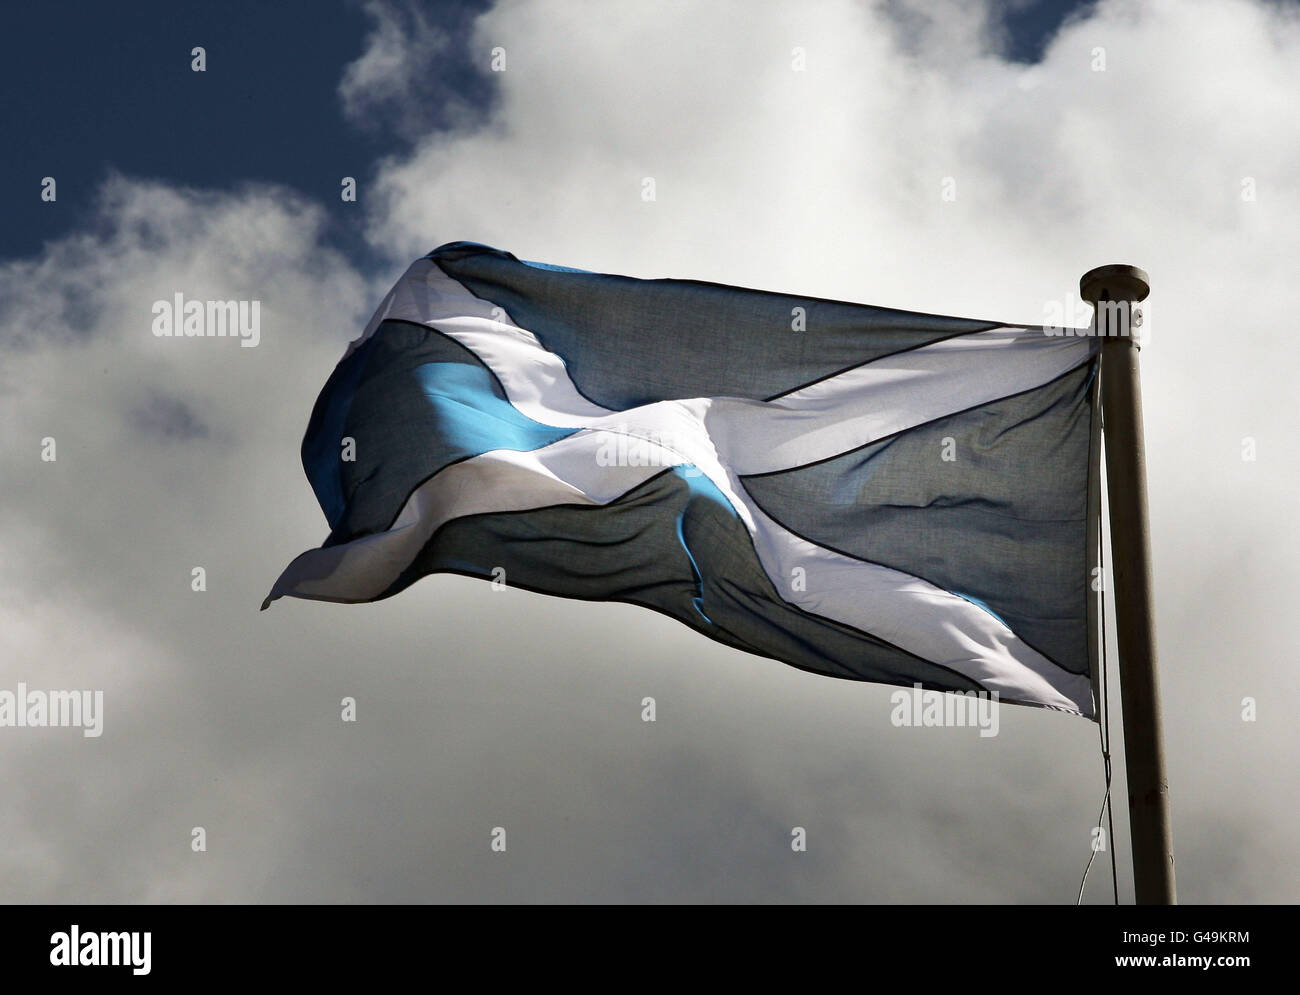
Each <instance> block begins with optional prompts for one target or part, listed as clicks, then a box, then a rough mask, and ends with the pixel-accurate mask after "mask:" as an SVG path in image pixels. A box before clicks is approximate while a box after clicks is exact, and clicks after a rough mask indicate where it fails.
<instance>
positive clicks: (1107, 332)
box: [1079, 265, 1176, 905]
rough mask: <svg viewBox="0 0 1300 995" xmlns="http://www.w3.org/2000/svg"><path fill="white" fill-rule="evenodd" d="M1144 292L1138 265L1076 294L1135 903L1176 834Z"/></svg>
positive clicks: (1164, 874)
mask: <svg viewBox="0 0 1300 995" xmlns="http://www.w3.org/2000/svg"><path fill="white" fill-rule="evenodd" d="M1149 291H1150V285H1149V283H1148V281H1147V275H1146V273H1144V272H1143V271H1142V270H1140V269H1138V268H1137V267H1136V266H1122V265H1115V266H1102V267H1100V268H1098V269H1094V270H1090V271H1089V272H1087V273H1085V274H1084V275H1083V277H1082V279H1080V280H1079V292H1080V294H1081V295H1082V296H1083V299H1084V300H1086V301H1088V302H1089V303H1090V304H1092V305H1093V307H1094V308H1095V309H1096V313H1095V316H1094V319H1093V327H1094V329H1095V331H1096V334H1097V335H1098V336H1099V337H1100V341H1101V411H1102V419H1103V420H1104V422H1105V444H1106V485H1107V486H1106V491H1107V503H1108V505H1109V508H1110V543H1111V568H1112V570H1113V571H1114V576H1115V622H1116V626H1115V629H1116V640H1117V643H1118V647H1119V675H1120V679H1119V684H1120V700H1121V702H1122V705H1123V710H1124V764H1125V769H1126V772H1127V777H1128V815H1129V830H1130V834H1131V836H1132V846H1133V888H1134V893H1135V896H1136V899H1137V903H1138V904H1139V905H1173V904H1174V903H1175V901H1176V899H1175V895H1174V853H1173V833H1172V831H1171V829H1170V825H1169V782H1168V781H1167V780H1166V778H1165V757H1164V737H1163V733H1162V730H1161V721H1160V686H1159V682H1158V680H1157V677H1156V633H1155V606H1154V603H1153V600H1152V590H1151V540H1150V535H1149V530H1148V522H1147V480H1146V450H1145V445H1144V442H1143V438H1142V388H1141V384H1140V382H1139V378H1138V340H1137V338H1136V336H1135V335H1134V334H1132V332H1134V331H1135V326H1134V325H1133V324H1132V318H1133V305H1135V304H1137V303H1139V302H1140V301H1143V300H1145V299H1146V296H1147V293H1148V292H1149ZM1112 844H1113V841H1112Z"/></svg>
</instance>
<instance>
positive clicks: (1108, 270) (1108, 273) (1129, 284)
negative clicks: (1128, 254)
mask: <svg viewBox="0 0 1300 995" xmlns="http://www.w3.org/2000/svg"><path fill="white" fill-rule="evenodd" d="M1150 292H1151V280H1150V277H1148V276H1147V273H1146V270H1142V269H1138V268H1137V267H1136V266H1126V265H1124V264H1123V263H1112V264H1111V265H1110V266H1098V267H1097V268H1096V269H1090V270H1088V272H1087V273H1084V274H1083V276H1082V277H1080V278H1079V294H1080V295H1081V296H1082V297H1083V299H1084V300H1085V301H1087V302H1088V303H1089V304H1092V305H1093V306H1096V304H1097V302H1098V301H1129V302H1130V303H1133V304H1136V303H1138V301H1144V300H1146V299H1147V294H1149V293H1150Z"/></svg>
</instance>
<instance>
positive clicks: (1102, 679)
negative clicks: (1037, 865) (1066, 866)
mask: <svg viewBox="0 0 1300 995" xmlns="http://www.w3.org/2000/svg"><path fill="white" fill-rule="evenodd" d="M1105 425H1106V422H1105V415H1104V414H1103V415H1102V429H1103V432H1104V430H1105ZM1105 528H1106V518H1105V516H1104V515H1100V513H1099V521H1098V529H1097V546H1098V549H1097V565H1098V567H1099V568H1100V569H1101V576H1102V578H1103V584H1102V590H1101V592H1100V593H1101V603H1100V605H1099V606H1098V615H1099V616H1100V618H1101V654H1100V656H1101V660H1100V666H1099V667H1098V673H1097V676H1098V682H1097V683H1098V684H1099V685H1100V690H1101V722H1100V723H1098V725H1097V734H1098V736H1100V738H1101V758H1102V761H1103V763H1104V765H1105V770H1106V793H1105V794H1104V795H1103V796H1102V799H1101V811H1100V812H1098V813H1097V825H1098V826H1100V825H1101V817H1102V816H1103V815H1104V816H1105V817H1106V839H1107V842H1108V844H1109V846H1108V847H1107V849H1108V850H1110V884H1111V893H1112V895H1113V896H1114V902H1115V904H1116V905H1118V904H1119V873H1118V871H1117V870H1116V867H1115V810H1114V808H1113V806H1112V805H1111V803H1110V789H1111V774H1112V770H1113V768H1112V766H1111V757H1110V670H1109V661H1108V659H1107V656H1106V589H1105V582H1104V578H1105V576H1106V536H1105ZM1096 856H1097V851H1096V850H1093V851H1092V853H1091V854H1089V856H1088V863H1087V864H1086V865H1085V866H1084V868H1083V878H1082V879H1081V880H1080V881H1079V897H1078V898H1077V899H1076V900H1075V903H1074V904H1075V905H1080V904H1082V903H1083V888H1084V885H1086V884H1087V883H1088V871H1089V870H1090V869H1091V868H1092V862H1093V860H1094V859H1095V858H1096Z"/></svg>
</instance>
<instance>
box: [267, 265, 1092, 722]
mask: <svg viewBox="0 0 1300 995" xmlns="http://www.w3.org/2000/svg"><path fill="white" fill-rule="evenodd" d="M1095 373H1096V348H1095V340H1094V339H1092V338H1091V337H1088V336H1086V335H1078V336H1076V335H1061V334H1055V335H1054V334H1051V333H1050V331H1049V330H1047V329H1043V328H1038V327H1025V326H1017V325H1001V324H995V323H992V322H987V321H972V320H967V319H962V318H948V317H938V316H935V315H927V314H916V313H911V312H905V311H896V310H890V309H888V308H880V307H868V306H864V305H859V304H847V303H841V302H837V301H828V300H820V299H812V298H806V297H798V296H789V295H785V294H777V293H766V292H761V291H755V290H743V289H738V288H735V287H726V286H719V285H716V284H709V283H699V282H695V281H690V280H638V279H630V278H627V277H621V276H608V275H602V274H597V273H587V272H582V271H579V270H571V269H566V268H561V267H555V266H546V265H540V264H536V263H528V262H523V261H520V260H518V259H516V258H515V257H514V256H512V255H511V254H509V253H507V252H502V251H499V250H497V249H492V248H488V247H486V246H482V245H476V244H473V243H467V242H455V243H451V244H448V245H444V246H442V247H441V248H439V249H437V250H435V251H434V252H432V253H430V254H429V255H428V256H427V257H426V258H424V259H421V260H419V261H418V262H416V263H415V264H414V265H412V266H411V268H410V269H409V270H407V272H406V274H405V275H404V276H403V277H402V278H401V280H399V281H398V283H397V285H396V286H395V287H394V288H393V289H392V291H391V292H390V293H389V294H388V296H387V297H386V298H385V300H384V301H383V303H382V304H381V306H380V307H379V310H378V311H377V312H376V314H375V316H374V318H372V319H371V321H370V323H369V325H368V326H367V327H366V329H365V332H364V333H363V334H362V336H361V337H360V338H358V339H357V340H356V341H355V342H353V343H352V344H351V346H350V347H349V348H348V350H347V352H346V354H345V355H344V357H343V359H342V361H341V362H340V363H339V365H338V367H337V368H336V369H335V371H334V373H333V375H332V376H331V377H330V378H329V381H328V382H327V383H326V385H325V388H324V390H323V391H322V392H321V395H320V398H319V399H318V400H317V402H316V406H315V409H314V411H313V412H312V416H311V421H310V424H309V425H308V428H307V434H306V437H305V439H304V440H303V446H302V456H303V463H304V466H305V467H306V471H307V476H308V477H309V478H310V480H311V484H312V487H313V488H314V489H315V492H316V496H317V498H318V499H319V501H320V504H321V507H322V509H323V510H324V512H325V516H326V518H327V519H328V520H329V524H330V529H331V531H330V534H329V537H328V538H327V539H326V541H325V544H324V545H323V546H322V547H321V548H320V549H313V550H309V551H308V552H306V553H303V554H302V555H301V556H299V557H298V558H297V559H295V560H294V561H293V562H292V563H291V564H290V565H289V567H288V568H287V569H286V570H285V571H284V574H283V575H282V576H281V577H280V579H279V580H278V581H277V582H276V584H275V587H274V589H273V590H272V592H271V594H270V596H269V597H268V598H267V604H269V603H270V602H271V601H273V600H275V599H276V598H279V597H282V596H286V595H287V596H293V597H298V598H313V599H317V600H322V601H343V602H362V601H375V600H378V599H380V598H387V597H389V596H391V595H393V594H396V593H397V592H399V591H401V590H403V589H404V588H406V587H407V586H408V585H410V584H412V583H414V582H415V581H416V580H418V579H419V578H421V577H423V576H425V575H426V574H429V573H435V572H449V573H459V574H466V575H469V576H473V577H482V578H485V579H492V578H493V577H494V576H499V572H498V573H495V574H494V571H499V570H502V569H503V570H504V571H505V578H506V582H507V583H508V584H509V585H511V586H517V587H522V588H526V589H528V590H532V591H538V592H543V593H546V594H553V595H559V596H562V597H569V598H582V599H587V600H593V601H624V602H630V603H632V604H637V605H644V606H645V607H648V608H653V609H655V610H657V611H661V612H664V613H665V614H667V615H670V616H672V617H673V618H676V619H678V620H680V621H682V622H685V623H686V624H687V625H689V626H691V627H692V628H694V629H697V630H699V631H700V632H702V633H704V634H705V635H707V636H709V637H711V638H713V639H716V640H718V641H719V642H722V643H726V644H727V645H729V646H734V647H737V648H739V649H742V650H746V651H748V652H750V653H754V654H756V655H759V656H764V657H771V658H775V659H777V660H781V661H784V662H785V663H788V664H791V665H793V666H796V667H800V668H803V669H806V670H810V671H815V672H817V673H820V674H826V675H831V676H835V677H842V678H851V679H855V680H863V681H876V682H880V683H884V684H897V685H903V686H909V687H910V686H914V685H918V684H919V685H920V686H922V687H924V688H926V689H934V690H946V691H966V692H970V691H988V692H993V691H996V692H997V693H998V695H999V696H1000V697H1001V699H1002V700H1004V701H1013V702H1019V703H1023V704H1030V705H1039V706H1043V707H1047V708H1054V709H1059V710H1062V711H1067V712H1073V713H1077V714H1080V715H1085V716H1091V715H1092V714H1093V696H1092V687H1093V680H1092V676H1091V675H1092V674H1093V672H1094V670H1095V668H1094V667H1093V665H1092V663H1091V660H1092V655H1093V654H1092V652H1091V646H1092V639H1091V636H1090V632H1091V627H1090V622H1089V615H1090V607H1089V600H1090V599H1089V589H1090V584H1089V580H1090V573H1089V570H1090V566H1091V558H1090V555H1089V550H1090V549H1091V548H1094V547H1095V533H1093V532H1092V531H1091V530H1090V528H1089V523H1090V521H1091V519H1092V517H1093V511H1092V505H1091V502H1092V501H1093V500H1094V499H1095V493H1096V489H1095V483H1096V481H1095V476H1096V474H1095V471H1094V470H1093V468H1094V467H1095V463H1096V458H1095V448H1094V441H1095V439H1096V438H1097V430H1096V426H1095V424H1094V420H1093V411H1094V390H1093V387H1094V376H1095ZM263 607H266V605H263Z"/></svg>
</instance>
